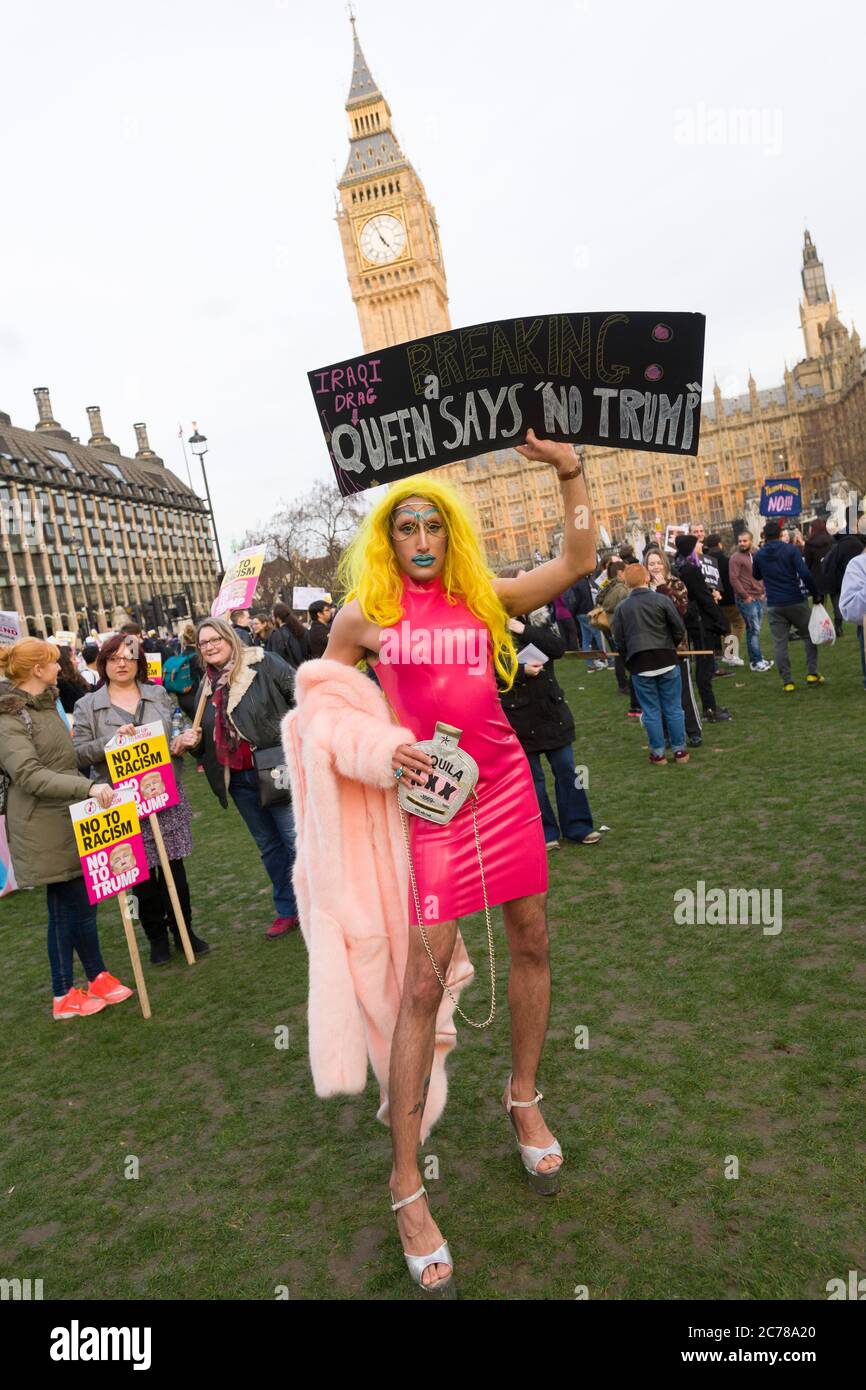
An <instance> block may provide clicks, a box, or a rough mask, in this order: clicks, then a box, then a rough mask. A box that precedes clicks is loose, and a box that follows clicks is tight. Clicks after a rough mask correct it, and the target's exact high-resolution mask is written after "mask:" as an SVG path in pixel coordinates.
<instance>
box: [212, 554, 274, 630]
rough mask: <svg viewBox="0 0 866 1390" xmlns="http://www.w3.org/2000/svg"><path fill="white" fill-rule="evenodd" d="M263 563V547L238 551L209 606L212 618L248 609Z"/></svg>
mask: <svg viewBox="0 0 866 1390" xmlns="http://www.w3.org/2000/svg"><path fill="white" fill-rule="evenodd" d="M264 563H265V546H263V545H252V546H250V547H249V549H247V550H239V551H238V553H237V555H236V556H235V559H234V564H232V565H229V567H228V569H227V570H226V572H225V574H224V575H223V582H222V584H221V585H220V591H219V593H218V594H217V596H216V598H215V599H214V601H213V604H212V605H211V610H210V615H211V617H212V618H221V617H222V616H223V614H224V613H234V612H235V611H236V610H237V609H239V608H249V606H250V604H251V603H252V601H253V594H254V593H255V592H256V585H257V584H258V582H259V575H260V574H261V572H262V565H263V564H264Z"/></svg>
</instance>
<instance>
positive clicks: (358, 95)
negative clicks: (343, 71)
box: [346, 5, 382, 111]
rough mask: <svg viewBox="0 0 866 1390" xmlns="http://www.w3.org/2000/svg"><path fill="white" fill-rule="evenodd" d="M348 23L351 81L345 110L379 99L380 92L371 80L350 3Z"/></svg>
mask: <svg viewBox="0 0 866 1390" xmlns="http://www.w3.org/2000/svg"><path fill="white" fill-rule="evenodd" d="M349 23H350V24H351V26H352V49H353V52H352V81H351V83H350V85H349V96H348V99H347V101H346V110H347V111H351V110H353V109H354V107H356V106H364V105H366V103H367V102H369V101H381V100H382V93H381V92H380V91H379V88H378V87H377V86H376V83H375V81H374V80H373V74H372V73H371V72H370V68H369V65H368V63H367V59H366V58H365V57H364V50H363V49H362V48H361V40H360V39H359V38H358V30H357V28H356V27H355V15H354V12H353V10H352V7H351V5H350V6H349Z"/></svg>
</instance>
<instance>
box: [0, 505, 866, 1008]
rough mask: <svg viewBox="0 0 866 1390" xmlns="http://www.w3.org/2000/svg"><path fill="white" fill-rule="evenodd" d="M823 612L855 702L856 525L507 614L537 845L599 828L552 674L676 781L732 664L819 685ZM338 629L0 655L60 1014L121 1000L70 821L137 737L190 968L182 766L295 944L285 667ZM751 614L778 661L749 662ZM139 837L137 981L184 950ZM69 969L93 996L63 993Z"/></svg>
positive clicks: (626, 569) (225, 622)
mask: <svg viewBox="0 0 866 1390" xmlns="http://www.w3.org/2000/svg"><path fill="white" fill-rule="evenodd" d="M508 572H509V573H518V572H520V571H516V570H514V571H508ZM810 599H811V601H812V604H813V609H812V611H811V612H810V608H809V600H810ZM825 602H826V603H828V604H829V605H832V612H833V617H832V619H831V620H829V619H828V620H827V621H826V622H825V623H824V629H825V630H824V631H823V632H822V635H821V640H822V641H823V640H828V634H827V632H826V628H827V626H829V629H830V632H829V637H830V638H839V637H842V636H843V635H844V631H845V628H844V624H845V622H846V621H848V622H852V623H854V624H856V631H857V640H858V643H859V656H860V670H861V674H862V678H863V684H864V687H866V655H864V647H863V621H864V616H866V518H863V519H861V521H860V523H859V526H858V528H857V531H856V532H855V533H854V534H851V535H847V534H846V535H841V536H836V537H834V536H831V535H830V533H829V532H828V530H827V528H826V526H825V525H824V524H823V523H822V522H820V521H818V522H813V523H812V526H811V528H810V530H809V534H808V536H807V537H804V536H803V535H802V533H801V532H800V531H799V530H797V529H793V528H785V527H783V526H782V525H781V524H780V523H779V522H778V521H777V520H773V519H771V520H769V521H768V522H767V523H766V525H765V527H764V531H763V534H762V536H761V537H760V538H758V541H757V543H756V539H755V537H754V536H753V535H752V534H751V532H749V531H748V530H742V531H741V532H740V534H739V535H738V536H737V538H736V545H735V546H734V547H733V548H732V549H731V551H730V553H729V552H728V551H727V550H726V548H725V547H724V545H723V544H722V540H721V537H720V536H719V535H717V534H710V535H707V534H706V533H705V531H704V528H703V527H702V526H695V527H693V529H692V531H691V533H690V534H688V535H678V536H676V538H675V542H674V545H673V547H671V549H670V550H669V551H665V549H664V548H663V547H662V545H661V544H659V543H657V542H652V543H651V544H649V545H647V546H646V548H645V549H644V550H643V552H642V554H641V555H637V554H636V553H635V552H634V550H633V549H632V547H631V546H622V547H620V549H619V550H618V552H616V553H611V554H608V555H606V556H605V557H604V558H603V560H600V562H599V564H598V566H597V568H596V571H595V573H594V574H593V575H591V576H588V577H586V578H585V579H581V580H580V581H578V582H577V583H576V584H575V585H574V586H572V588H570V589H569V590H567V591H566V592H565V593H563V594H560V595H559V596H558V597H557V598H556V600H555V602H554V603H553V604H551V605H549V606H547V607H545V608H542V609H539V610H536V612H534V613H531V614H524V615H522V616H521V617H519V618H511V619H510V620H509V628H510V631H511V633H512V635H513V638H514V643H515V647H516V649H517V652H518V662H519V667H518V673H517V676H516V678H515V680H514V683H513V685H512V686H511V688H510V689H508V690H506V689H505V688H504V687H503V688H501V690H500V698H501V702H502V706H503V710H504V713H505V714H506V716H507V718H508V720H509V721H510V723H511V724H512V726H513V728H514V729H515V732H516V733H517V736H518V738H519V739H520V742H521V744H522V746H523V748H524V750H525V752H526V755H527V758H528V760H529V763H530V767H531V769H532V775H533V780H534V783H535V789H536V794H537V797H538V803H539V809H540V812H541V818H542V824H543V828H544V836H545V841H546V843H547V847H548V849H549V850H555V849H559V847H560V843H561V842H562V841H565V842H570V843H573V844H578V845H593V844H597V843H599V841H600V840H601V836H602V833H603V832H604V831H606V830H608V829H609V827H608V826H606V825H603V824H602V825H599V826H597V827H596V825H595V824H594V821H593V815H592V811H591V808H590V803H589V798H588V796H587V793H586V790H585V786H584V784H583V781H582V778H581V776H580V769H579V768H577V767H576V766H575V757H574V741H575V724H574V717H573V714H572V712H571V709H570V708H569V705H568V701H567V699H566V696H565V694H564V692H563V690H562V687H561V685H560V684H559V682H558V681H557V679H556V676H555V674H554V670H555V663H556V662H557V661H558V660H561V659H563V657H564V656H565V655H566V653H568V652H579V653H581V658H580V659H582V660H583V661H585V663H586V668H585V669H586V672H587V674H588V675H594V676H596V677H597V678H606V675H607V674H611V673H612V674H613V676H614V679H613V680H612V681H611V685H610V688H611V694H612V695H613V692H614V691H616V692H618V693H619V694H621V695H622V696H623V697H624V698H625V699H626V700H627V702H628V703H627V708H626V710H625V716H626V718H627V719H631V720H634V721H640V722H641V724H642V726H643V731H644V733H645V735H646V738H647V744H648V751H649V758H650V762H651V763H653V764H655V765H660V764H664V763H665V762H666V761H667V755H668V750H670V753H671V755H672V758H673V761H674V762H677V763H687V762H688V761H689V758H690V756H691V755H690V751H689V750H690V749H693V748H697V747H699V746H700V745H701V743H702V739H703V729H704V725H705V724H708V723H709V724H717V723H722V724H724V723H728V722H729V721H730V720H731V714H730V712H729V710H728V709H727V708H725V707H724V706H722V705H720V704H719V703H718V701H717V700H716V695H715V689H714V686H715V682H717V681H718V680H720V679H722V678H724V677H726V676H730V675H731V674H732V673H733V671H734V669H735V668H736V667H743V666H745V665H746V663H747V664H748V668H749V671H750V672H751V673H753V674H755V675H758V676H764V675H766V674H767V673H768V672H769V671H771V670H772V669H773V668H775V669H776V671H777V673H778V675H779V676H780V678H781V680H782V690H783V692H784V693H785V694H786V695H789V694H792V693H794V692H795V691H796V690H797V681H796V680H795V677H794V671H793V663H792V660H791V643H792V642H797V641H799V642H800V643H801V644H802V649H803V664H804V666H805V682H806V684H807V685H809V686H817V685H822V684H823V683H824V677H823V676H822V675H821V673H820V672H819V670H818V665H819V653H820V641H815V640H813V637H814V636H815V635H817V634H816V633H815V632H814V631H813V627H814V618H815V609H818V612H819V615H820V614H821V611H822V610H821V609H820V608H819V605H823V604H824V603H825ZM334 613H335V607H334V605H333V604H332V603H331V602H330V601H328V600H317V601H316V602H314V603H313V604H311V605H310V608H309V611H308V613H307V614H304V615H302V617H299V615H298V614H296V613H295V612H293V611H292V610H291V609H290V608H289V607H288V606H287V605H286V604H284V603H280V602H278V603H276V604H274V605H273V608H272V609H271V610H269V611H263V610H261V611H255V612H252V613H250V612H249V611H247V610H237V611H235V612H233V613H231V614H229V615H228V616H227V618H226V619H223V618H213V617H211V618H203V619H200V620H199V621H198V622H197V623H187V624H185V625H184V626H183V627H182V629H181V630H180V632H179V633H177V634H176V635H169V634H167V633H164V632H163V633H157V632H155V631H152V632H147V633H145V632H143V631H142V629H141V627H140V626H139V625H138V624H137V623H135V622H131V621H130V622H128V623H126V624H124V625H122V626H121V627H120V628H119V630H118V631H117V632H115V633H112V634H99V636H98V637H97V634H95V633H93V634H91V636H90V638H89V639H87V640H86V641H85V642H84V644H83V646H82V647H81V649H80V651H76V650H75V649H74V648H73V647H70V646H68V645H63V646H58V645H57V644H56V643H54V642H52V641H50V640H49V641H44V640H42V639H39V638H32V637H27V638H23V639H21V640H19V641H17V642H15V643H13V644H12V645H9V646H5V647H0V829H2V828H3V826H4V819H3V818H4V815H5V834H6V837H7V841H8V847H9V852H10V859H11V866H12V870H13V871H14V875H15V881H16V883H17V886H18V887H20V888H39V887H44V888H45V891H46V899H47V911H48V959H49V968H50V974H51V982H52V990H53V994H54V1010H53V1012H54V1017H55V1018H58V1019H67V1018H74V1017H86V1016H89V1015H91V1014H93V1013H97V1012H100V1011H101V1010H103V1009H104V1008H105V1007H106V1006H108V1005H111V1004H117V1003H121V1002H122V1001H123V1000H125V999H127V998H129V997H130V995H131V993H132V991H131V990H130V989H129V988H127V986H125V985H123V984H122V983H121V981H120V980H119V979H118V977H117V976H114V975H112V974H110V973H109V971H108V968H107V966H106V964H105V961H104V959H103V956H102V952H101V947H100V942H99V935H98V930H97V909H96V907H95V906H93V905H91V904H90V903H89V901H88V896H87V892H86V889H85V886H84V880H83V878H82V873H81V863H80V859H79V855H78V851H77V848H76V843H75V837H74V833H73V829H72V822H71V819H70V816H69V810H68V808H69V806H70V805H71V804H72V803H73V802H76V801H82V800H84V799H86V798H93V799H94V800H96V801H97V803H98V804H99V805H100V806H103V807H107V806H109V805H110V804H111V801H112V797H113V795H114V793H113V789H112V788H111V786H110V782H109V775H108V766H107V762H106V756H105V747H106V744H107V743H108V742H109V741H110V740H111V739H113V738H115V737H116V736H117V735H123V734H130V733H131V732H132V731H133V730H134V729H135V727H136V726H140V725H142V724H155V723H158V724H161V725H162V727H163V729H164V731H165V734H166V738H167V740H168V742H169V747H170V752H171V759H172V767H173V770H174V773H175V780H176V783H177V786H178V789H179V799H178V802H177V804H176V805H175V806H173V807H170V808H168V809H166V810H164V811H162V812H161V813H160V828H161V830H162V838H163V840H164V842H165V847H166V852H167V856H168V861H169V865H170V870H171V875H172V877H173V880H174V886H175V888H176V890H177V895H178V898H179V901H180V906H181V909H182V912H183V915H184V919H185V922H186V925H187V927H188V930H189V935H190V943H191V945H192V948H193V950H194V952H195V954H196V955H197V956H199V955H204V954H206V953H207V952H208V951H209V949H210V947H209V945H208V943H207V942H206V941H205V940H203V939H202V938H201V937H200V936H198V935H197V934H196V932H195V931H194V930H193V929H192V923H193V916H194V906H193V903H192V899H191V894H190V888H189V880H188V877H187V873H186V868H185V861H186V859H187V858H188V856H189V855H190V853H191V852H192V849H193V837H192V812H191V808H190V803H189V799H188V797H187V794H186V791H185V790H184V783H183V775H182V768H183V765H184V762H185V761H186V760H187V759H191V760H192V765H194V767H195V770H196V771H198V772H201V773H203V774H204V775H205V777H206V779H207V782H208V784H209V786H210V788H211V790H212V791H213V793H214V795H215V796H216V797H217V799H218V801H219V802H220V804H221V805H222V807H223V808H224V809H226V810H227V809H228V808H229V806H230V805H231V806H233V807H234V808H235V810H236V811H237V813H238V814H239V815H240V817H241V819H242V821H243V823H244V825H245V826H246V828H247V830H248V831H249V834H250V836H251V838H252V840H253V842H254V844H255V846H256V848H257V850H258V853H259V855H260V857H261V861H262V864H263V865H264V868H265V871H266V873H267V875H268V877H269V879H270V882H271V888H272V896H273V903H274V911H275V914H276V915H275V917H274V920H273V922H272V923H271V925H270V926H269V927H268V928H267V930H266V933H265V934H266V936H267V937H269V938H274V937H278V936H282V935H285V934H286V933H287V932H290V931H292V930H293V929H294V928H296V927H297V926H298V909H297V903H296V900H295V894H294V890H293V886H292V870H293V865H294V857H295V828H294V818H293V813H292V806H291V798H290V794H289V789H288V785H287V782H286V783H284V784H283V785H282V786H281V785H280V783H279V776H278V774H279V771H280V768H279V764H280V762H281V759H282V753H281V750H280V724H281V721H282V719H283V717H284V715H285V713H286V712H287V710H289V709H290V708H291V707H292V705H293V703H294V681H295V674H296V672H297V670H298V668H299V667H300V666H301V665H302V664H303V663H304V662H305V661H309V660H315V659H317V658H320V657H322V656H323V655H325V654H326V647H327V643H328V633H329V628H330V623H331V621H332V619H333V616H334ZM765 618H766V619H767V625H768V628H769V633H770V637H771V640H772V643H773V658H772V659H768V658H767V657H766V656H765V655H764V652H763V650H762V646H761V641H762V633H763V624H764V619H765ZM743 643H745V652H746V655H745V657H744V656H743V655H741V654H740V653H741V650H742V647H743ZM149 654H150V655H156V654H158V655H159V656H160V657H161V659H162V682H161V683H154V682H152V681H150V680H149V679H148V666H147V657H148V655H149ZM796 664H797V665H799V661H797V662H796ZM368 674H369V675H371V677H372V679H374V680H375V674H374V673H373V672H372V670H370V671H368ZM199 709H201V716H200V718H199V719H197V718H196V715H197V711H198V710H199ZM543 759H546V760H547V762H548V764H549V766H550V769H551V772H552V775H553V783H554V796H555V802H556V807H555V809H554V807H553V805H552V804H551V801H550V797H549V795H548V792H547V787H546V783H545V772H544V764H543V761H542V760H543ZM142 832H143V838H144V845H145V852H146V855H147V862H148V868H149V873H150V876H149V878H148V879H146V880H143V881H142V882H140V883H139V884H138V885H137V888H136V896H137V900H138V904H137V906H138V917H139V921H140V925H141V927H142V930H143V931H144V933H145V935H146V936H147V938H148V941H149V945H150V963H151V964H152V965H154V966H160V965H164V964H166V963H167V962H168V961H169V959H170V954H171V951H170V938H172V937H173V938H174V944H175V948H176V950H180V949H181V946H180V939H179V932H178V927H177V924H176V921H175V916H174V910H173V906H172V902H171V899H170V894H169V891H168V885H167V881H166V877H165V873H164V870H163V868H162V865H161V862H160V858H159V855H158V852H157V846H156V844H155V842H154V836H153V833H152V830H151V827H150V823H149V819H148V818H145V819H144V820H143V822H142ZM0 889H2V885H0ZM75 955H77V956H78V959H79V961H80V964H81V967H82V969H83V971H84V974H85V976H86V979H87V982H88V983H87V988H86V989H82V988H77V987H76V986H75V983H74V956H75Z"/></svg>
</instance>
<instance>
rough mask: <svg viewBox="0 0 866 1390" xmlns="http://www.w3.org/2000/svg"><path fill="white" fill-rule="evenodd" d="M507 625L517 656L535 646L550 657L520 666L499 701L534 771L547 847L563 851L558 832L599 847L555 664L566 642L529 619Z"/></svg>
mask: <svg viewBox="0 0 866 1390" xmlns="http://www.w3.org/2000/svg"><path fill="white" fill-rule="evenodd" d="M508 626H509V628H510V629H511V631H512V632H513V633H514V644H515V646H516V647H517V650H518V652H520V651H522V650H523V648H524V647H527V646H529V645H530V644H532V645H533V646H535V647H537V648H538V650H539V651H540V652H542V653H543V655H544V656H546V657H547V658H548V660H547V661H546V662H538V661H537V662H526V663H523V664H521V666H520V669H519V670H518V672H517V675H516V676H515V678H514V684H513V686H512V687H511V689H510V690H505V691H501V692H500V697H499V698H500V700H501V701H502V708H503V710H504V711H505V714H506V717H507V719H508V722H509V724H510V725H511V727H512V728H513V730H514V732H515V733H516V734H517V737H518V738H519V740H520V743H521V745H522V747H523V751H524V752H525V754H526V756H527V758H528V759H529V766H530V767H531V768H532V778H533V781H534V783H535V794H536V796H537V797H538V805H539V809H540V811H541V822H542V825H543V827H544V839H545V842H546V844H547V848H548V850H558V849H559V837H560V830H561V832H562V837H563V839H565V840H568V841H569V842H570V843H572V844H581V845H594V844H597V843H598V841H599V840H600V839H601V835H600V834H599V832H598V831H597V830H595V829H594V827H593V823H592V811H591V810H590V808H589V798H588V796H587V794H586V792H585V790H584V789H583V787H582V786H580V785H578V782H579V778H578V776H577V771H576V769H575V766H574V748H573V747H572V744H573V742H574V717H573V715H572V713H571V710H570V709H569V706H568V701H567V700H566V698H565V694H564V693H563V690H562V688H561V686H560V685H559V683H558V681H557V679H556V677H555V676H554V674H553V663H554V661H557V660H558V659H559V658H560V657H561V656H563V655H564V653H565V642H564V640H563V639H562V637H560V635H559V633H558V632H557V631H556V630H555V628H553V627H550V626H544V627H542V626H537V627H536V626H533V625H532V624H531V623H530V622H529V621H528V620H527V619H526V618H510V619H509V622H508ZM542 753H544V754H546V756H547V761H548V762H549V763H550V766H551V769H552V771H553V778H554V785H555V789H556V809H557V812H558V813H559V821H558V822H557V818H556V815H555V814H554V811H553V807H552V806H551V804H550V798H549V796H548V794H547V787H546V784H545V780H544V765H543V763H542V761H541V755H542ZM607 828H608V827H607V826H605V827H604V829H607Z"/></svg>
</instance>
